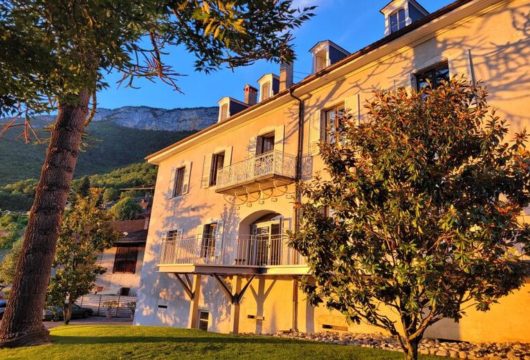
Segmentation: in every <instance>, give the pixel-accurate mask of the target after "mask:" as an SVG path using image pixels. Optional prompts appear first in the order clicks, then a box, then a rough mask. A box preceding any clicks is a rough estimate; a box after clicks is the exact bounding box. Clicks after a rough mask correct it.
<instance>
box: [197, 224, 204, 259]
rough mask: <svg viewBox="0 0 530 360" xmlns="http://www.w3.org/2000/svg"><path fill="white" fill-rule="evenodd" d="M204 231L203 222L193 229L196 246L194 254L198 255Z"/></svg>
mask: <svg viewBox="0 0 530 360" xmlns="http://www.w3.org/2000/svg"><path fill="white" fill-rule="evenodd" d="M203 232H204V224H200V225H199V226H197V229H196V230H195V241H196V243H197V248H196V250H195V251H196V255H197V256H199V255H200V253H201V246H202V234H203Z"/></svg>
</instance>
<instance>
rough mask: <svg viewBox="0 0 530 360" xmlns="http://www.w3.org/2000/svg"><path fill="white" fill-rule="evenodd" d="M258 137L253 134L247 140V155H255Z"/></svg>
mask: <svg viewBox="0 0 530 360" xmlns="http://www.w3.org/2000/svg"><path fill="white" fill-rule="evenodd" d="M257 141H258V138H257V137H256V136H253V137H251V138H250V140H249V142H248V155H249V157H254V156H256V145H257Z"/></svg>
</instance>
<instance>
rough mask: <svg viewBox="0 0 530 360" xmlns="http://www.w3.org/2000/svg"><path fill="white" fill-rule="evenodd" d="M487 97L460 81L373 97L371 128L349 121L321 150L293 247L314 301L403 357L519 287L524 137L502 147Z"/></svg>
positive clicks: (524, 235) (502, 133) (526, 164)
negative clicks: (385, 336)
mask: <svg viewBox="0 0 530 360" xmlns="http://www.w3.org/2000/svg"><path fill="white" fill-rule="evenodd" d="M486 96H487V94H486V90H485V89H484V88H483V87H480V86H479V87H473V86H470V85H468V84H467V83H466V82H465V81H463V80H458V79H454V80H451V82H450V83H446V84H445V85H443V86H441V87H439V88H437V89H431V88H427V89H424V90H422V91H420V92H412V93H410V94H409V93H407V91H406V90H404V89H401V90H399V91H397V92H388V91H383V92H378V93H376V94H375V96H374V99H373V100H372V101H371V102H369V103H368V104H367V110H368V115H367V116H368V119H367V121H366V122H363V123H361V124H360V125H358V126H357V125H356V121H354V120H353V119H351V118H347V119H345V120H344V121H343V123H342V126H341V129H340V130H339V133H338V134H337V136H336V139H335V141H334V142H331V143H330V144H323V145H322V146H321V150H322V158H323V160H324V162H325V164H326V170H327V172H328V174H327V175H328V176H329V177H327V178H326V179H323V178H318V179H316V180H314V181H313V182H310V183H307V184H304V194H305V197H306V199H307V201H306V202H304V204H302V205H301V208H302V213H303V220H302V225H301V226H300V228H301V229H302V230H301V231H300V232H299V233H298V234H295V235H294V237H293V245H294V247H295V248H296V249H297V250H299V251H300V252H301V253H302V254H303V255H304V256H306V257H307V261H308V264H309V266H310V269H311V273H312V275H313V280H312V281H307V283H306V284H305V290H306V291H307V293H308V294H309V298H310V300H311V301H312V302H313V304H318V303H322V302H324V303H325V304H326V305H327V306H328V307H329V308H332V309H337V310H339V311H340V312H342V313H343V314H345V315H346V316H347V318H348V319H349V320H351V321H354V322H359V321H360V320H365V321H367V322H368V323H370V324H373V325H375V326H378V327H380V328H383V329H385V330H387V331H389V332H390V333H391V334H392V335H395V336H397V337H398V339H399V341H400V343H401V346H402V348H403V350H404V352H405V353H406V358H407V359H416V358H417V351H418V344H419V342H420V341H421V339H422V337H423V335H424V332H425V330H426V329H427V327H429V326H430V325H432V324H434V323H435V322H437V321H439V320H440V319H442V318H450V319H454V320H456V321H458V320H459V319H460V318H461V317H462V316H463V314H464V312H465V309H466V308H468V307H469V306H475V307H476V308H477V309H478V310H481V311H486V310H488V309H489V307H490V306H491V304H493V303H495V302H496V301H497V299H498V298H499V297H501V296H505V295H507V294H508V293H510V292H511V291H513V290H515V289H517V288H519V287H520V286H521V284H522V283H523V279H524V276H525V269H524V267H523V262H522V258H523V256H524V255H525V250H522V249H523V247H524V246H525V245H526V246H528V244H529V242H530V240H529V239H530V228H529V225H528V224H526V225H525V224H522V223H521V222H520V220H519V219H518V217H519V216H520V214H521V211H522V210H523V209H524V207H526V206H528V204H529V201H530V171H529V169H530V153H529V152H528V150H527V149H526V148H525V142H527V139H528V138H527V135H526V133H524V132H523V133H521V134H516V135H515V139H514V141H513V142H507V141H506V140H505V137H506V134H507V131H508V129H507V123H506V121H503V120H500V119H499V118H498V117H497V116H496V115H495V113H494V111H492V110H491V109H490V108H489V106H488V104H487V102H486ZM326 213H327V214H326Z"/></svg>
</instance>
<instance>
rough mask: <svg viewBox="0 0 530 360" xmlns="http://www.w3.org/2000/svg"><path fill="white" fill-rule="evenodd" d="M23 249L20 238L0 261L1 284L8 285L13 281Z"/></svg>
mask: <svg viewBox="0 0 530 360" xmlns="http://www.w3.org/2000/svg"><path fill="white" fill-rule="evenodd" d="M21 251H22V239H21V238H20V239H19V240H17V241H16V242H15V243H14V244H13V247H12V248H11V250H9V252H8V253H7V254H6V256H4V258H3V259H2V261H1V262H0V285H7V284H11V283H12V282H13V279H14V277H15V270H16V265H17V261H18V258H19V257H20V252H21Z"/></svg>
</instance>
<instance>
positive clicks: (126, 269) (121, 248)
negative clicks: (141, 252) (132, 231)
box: [112, 245, 138, 274]
mask: <svg viewBox="0 0 530 360" xmlns="http://www.w3.org/2000/svg"><path fill="white" fill-rule="evenodd" d="M137 259H138V246H130V245H118V247H117V248H116V257H115V258H114V268H113V270H112V272H115V273H131V274H134V273H135V272H136V260H137Z"/></svg>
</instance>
